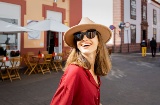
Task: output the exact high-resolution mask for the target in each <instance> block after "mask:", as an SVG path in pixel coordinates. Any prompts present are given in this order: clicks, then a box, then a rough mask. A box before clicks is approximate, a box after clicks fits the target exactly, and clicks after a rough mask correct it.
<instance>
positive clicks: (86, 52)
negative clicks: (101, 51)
mask: <svg viewBox="0 0 160 105" xmlns="http://www.w3.org/2000/svg"><path fill="white" fill-rule="evenodd" d="M94 52H95V51H91V50H85V51H81V53H82V54H85V55H89V54H92V53H94Z"/></svg>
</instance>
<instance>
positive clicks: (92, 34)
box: [73, 29, 97, 41]
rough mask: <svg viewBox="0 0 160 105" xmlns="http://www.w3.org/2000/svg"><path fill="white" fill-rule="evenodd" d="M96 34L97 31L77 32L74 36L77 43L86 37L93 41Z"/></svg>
mask: <svg viewBox="0 0 160 105" xmlns="http://www.w3.org/2000/svg"><path fill="white" fill-rule="evenodd" d="M96 34H97V31H96V30H95V29H90V30H87V31H86V32H76V33H74V34H73V35H74V39H75V40H76V41H81V40H82V39H83V37H84V35H86V37H87V38H88V39H92V38H94V37H95V36H96Z"/></svg>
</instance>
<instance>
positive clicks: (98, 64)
mask: <svg viewBox="0 0 160 105" xmlns="http://www.w3.org/2000/svg"><path fill="white" fill-rule="evenodd" d="M110 38H111V32H110V30H109V29H108V28H107V27H106V26H104V25H100V24H96V23H94V22H93V21H91V20H90V19H89V18H87V17H84V18H82V19H81V21H80V23H79V24H78V25H76V26H73V27H72V28H70V29H69V30H68V31H67V32H66V33H65V35H64V40H65V42H66V44H67V45H68V46H70V47H72V52H71V54H70V55H69V57H68V59H67V62H66V65H65V68H64V71H65V72H64V74H63V76H62V78H61V81H60V84H59V87H58V89H57V91H56V93H55V95H54V96H53V99H52V101H51V104H50V105H99V104H100V85H101V82H100V77H99V76H105V75H107V74H108V72H109V70H110V69H111V62H110V59H109V55H108V51H107V50H106V44H105V43H106V42H107V41H108V40H109V39H110Z"/></svg>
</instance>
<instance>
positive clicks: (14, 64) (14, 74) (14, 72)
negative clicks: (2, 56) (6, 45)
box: [7, 57, 22, 82]
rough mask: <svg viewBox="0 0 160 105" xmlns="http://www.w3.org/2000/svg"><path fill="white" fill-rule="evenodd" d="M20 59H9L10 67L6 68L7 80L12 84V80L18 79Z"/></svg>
mask: <svg viewBox="0 0 160 105" xmlns="http://www.w3.org/2000/svg"><path fill="white" fill-rule="evenodd" d="M21 62H22V57H14V58H11V59H10V63H11V67H8V68H7V70H8V72H9V79H10V81H11V82H12V80H13V79H20V80H21V77H20V75H19V70H20V68H21Z"/></svg>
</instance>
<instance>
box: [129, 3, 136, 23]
mask: <svg viewBox="0 0 160 105" xmlns="http://www.w3.org/2000/svg"><path fill="white" fill-rule="evenodd" d="M130 17H131V19H134V20H136V0H130Z"/></svg>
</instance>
